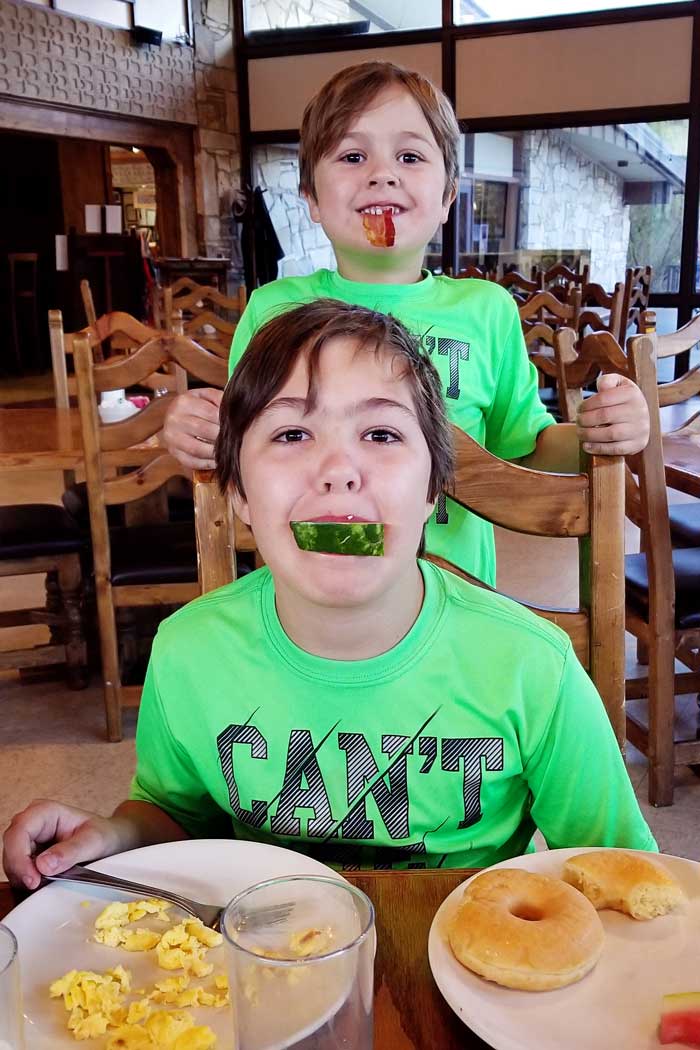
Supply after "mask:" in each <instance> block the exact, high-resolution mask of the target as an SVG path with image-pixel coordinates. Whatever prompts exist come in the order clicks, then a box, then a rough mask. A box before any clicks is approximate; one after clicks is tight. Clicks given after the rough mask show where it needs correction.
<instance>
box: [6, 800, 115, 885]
mask: <svg viewBox="0 0 700 1050" xmlns="http://www.w3.org/2000/svg"><path fill="white" fill-rule="evenodd" d="M47 843H53V845H51V847H50V848H49V849H46V850H45V851H44V852H43V853H42V852H41V848H42V847H43V846H45V845H46V844H47ZM118 851H119V837H118V835H117V832H116V829H115V826H114V824H113V822H112V821H111V820H110V819H109V818H108V817H99V816H97V814H96V813H88V812H86V811H85V810H82V809H75V808H74V807H73V806H66V805H64V804H63V803H62V802H52V801H51V800H50V799H37V800H35V801H34V802H32V803H30V805H29V806H27V808H26V809H24V810H22V812H21V813H17V814H16V815H15V816H14V817H13V818H12V820H11V822H10V826H9V827H8V829H7V831H6V832H5V835H4V839H3V856H2V862H3V866H4V868H5V872H6V873H7V877H8V878H9V880H10V882H11V883H12V884H13V885H15V886H25V887H26V888H27V889H30V890H34V889H36V888H37V886H38V885H39V883H40V881H41V877H42V875H55V874H57V873H59V872H62V871H65V870H66V869H67V868H71V867H72V866H73V865H74V864H80V863H82V862H84V861H90V860H97V858H98V857H105V856H108V855H109V854H110V853H115V852H118ZM37 853H38V854H39V855H38V856H37V855H36V854H37Z"/></svg>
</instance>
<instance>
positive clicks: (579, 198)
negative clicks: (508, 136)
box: [518, 131, 630, 290]
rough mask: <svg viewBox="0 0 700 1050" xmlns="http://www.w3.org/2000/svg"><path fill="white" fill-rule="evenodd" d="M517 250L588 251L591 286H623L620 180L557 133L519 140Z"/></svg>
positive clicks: (625, 228)
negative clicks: (519, 189)
mask: <svg viewBox="0 0 700 1050" xmlns="http://www.w3.org/2000/svg"><path fill="white" fill-rule="evenodd" d="M522 146H523V157H522V168H523V175H522V181H521V197H520V220H519V231H518V247H519V248H522V249H527V248H532V249H541V250H547V249H552V250H556V249H560V248H564V249H583V250H586V249H588V250H589V251H590V253H591V280H593V281H596V282H597V283H599V284H602V285H603V287H604V288H606V289H608V290H609V289H611V288H613V287H614V286H615V283H616V282H617V281H624V279H625V267H626V266H627V246H628V243H629V236H630V214H629V213H630V209H629V206H628V205H625V204H623V203H622V184H623V180H622V179H621V178H619V177H618V176H616V175H614V174H613V173H612V172H609V171H607V170H606V169H605V168H603V167H601V166H600V165H598V164H596V163H594V161H592V160H591V159H590V158H589V157H585V156H584V155H583V154H581V153H579V152H578V150H575V149H573V148H572V147H571V146H570V145H569V143H567V142H565V141H564V140H563V139H562V138H560V137H559V136H558V135H557V133H556V131H532V132H528V133H527V134H526V135H524V136H523V142H522Z"/></svg>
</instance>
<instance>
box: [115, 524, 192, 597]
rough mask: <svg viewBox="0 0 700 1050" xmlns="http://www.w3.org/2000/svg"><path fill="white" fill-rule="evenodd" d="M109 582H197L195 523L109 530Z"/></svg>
mask: <svg viewBox="0 0 700 1050" xmlns="http://www.w3.org/2000/svg"><path fill="white" fill-rule="evenodd" d="M110 542H111V547H112V583H113V584H135V583H196V581H197V545H196V540H195V532H194V525H193V524H192V523H178V524H165V525H144V526H138V527H134V528H117V529H110Z"/></svg>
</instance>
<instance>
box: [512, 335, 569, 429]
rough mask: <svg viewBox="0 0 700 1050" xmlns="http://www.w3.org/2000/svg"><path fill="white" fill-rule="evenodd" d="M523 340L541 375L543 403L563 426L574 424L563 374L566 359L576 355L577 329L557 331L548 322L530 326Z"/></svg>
mask: <svg viewBox="0 0 700 1050" xmlns="http://www.w3.org/2000/svg"><path fill="white" fill-rule="evenodd" d="M523 336H524V339H525V345H526V347H527V349H528V356H529V358H530V360H531V361H532V363H533V365H534V366H535V368H536V369H537V371H538V372H539V373H540V379H541V384H540V397H541V399H542V401H543V403H544V404H545V405H546V406H547V408H548V409H549V411H550V412H552V413H553V414H554V415H555V417H558V419H559V421H560V422H571V417H570V406H569V404H568V402H567V393H568V391H567V387H566V384H565V383H562V382H561V375H560V373H561V360H562V356H568V354H569V353H570V352H572V351H575V346H576V338H577V337H576V332H574V330H573V328H553V327H552V325H549V324H545V323H544V321H535V322H532V323H530V322H527V326H526V328H525V331H524V332H523ZM569 348H571V349H570V350H569Z"/></svg>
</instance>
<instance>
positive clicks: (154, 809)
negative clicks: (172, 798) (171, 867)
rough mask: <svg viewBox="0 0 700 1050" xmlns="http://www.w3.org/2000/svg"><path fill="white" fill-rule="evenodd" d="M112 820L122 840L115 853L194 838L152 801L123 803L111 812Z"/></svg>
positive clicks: (118, 836)
mask: <svg viewBox="0 0 700 1050" xmlns="http://www.w3.org/2000/svg"><path fill="white" fill-rule="evenodd" d="M111 822H112V825H113V828H114V831H115V834H116V835H117V838H118V842H119V849H118V850H117V851H115V852H124V851H126V850H130V849H138V847H139V846H152V845H154V844H155V843H158V842H178V841H180V840H182V839H189V838H190V837H191V836H190V835H188V834H187V832H186V831H185V830H184V828H182V827H181V826H180V825H179V824H178V823H177V821H175V820H173V818H172V817H170V816H168V814H167V813H166V812H165V810H162V809H161V808H160V807H159V806H155V805H153V804H152V803H150V802H136V801H131V800H130V801H127V802H122V803H121V804H120V805H119V806H117V808H116V809H115V811H114V813H113V814H112V818H111Z"/></svg>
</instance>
